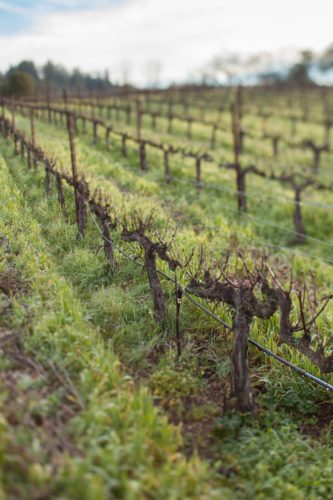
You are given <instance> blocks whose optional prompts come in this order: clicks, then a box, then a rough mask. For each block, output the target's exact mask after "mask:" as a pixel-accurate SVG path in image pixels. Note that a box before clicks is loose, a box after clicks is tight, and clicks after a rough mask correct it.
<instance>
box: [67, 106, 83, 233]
mask: <svg viewBox="0 0 333 500" xmlns="http://www.w3.org/2000/svg"><path fill="white" fill-rule="evenodd" d="M67 131H68V139H69V148H70V152H71V166H72V178H73V188H74V199H75V212H76V223H77V228H78V235H77V237H78V239H80V238H82V237H83V235H84V230H82V225H81V223H80V201H79V195H80V193H79V191H78V187H79V186H78V175H77V164H76V152H75V142H74V126H73V116H72V114H71V113H67Z"/></svg>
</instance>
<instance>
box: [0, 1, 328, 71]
mask: <svg viewBox="0 0 333 500" xmlns="http://www.w3.org/2000/svg"><path fill="white" fill-rule="evenodd" d="M63 1H64V2H66V0H63ZM67 2H69V3H71V0H67ZM0 6H1V2H0ZM332 18H333V2H331V0H317V2H316V4H315V5H313V4H312V5H311V3H310V2H304V0H293V1H290V0H280V1H279V2H269V1H267V0H251V1H245V0H234V1H233V2H231V1H230V0H127V1H126V2H125V3H122V4H118V5H115V6H109V7H104V8H95V10H89V11H88V10H86V11H71V12H66V13H59V12H58V13H52V14H38V13H37V14H36V19H35V21H34V24H33V25H32V26H31V27H30V29H29V30H28V31H27V32H26V33H25V34H20V35H17V36H11V37H8V36H7V37H4V36H2V37H1V36H0V44H1V47H2V49H3V50H2V51H1V55H0V68H1V69H6V67H7V66H8V65H9V64H13V63H16V62H18V61H20V60H22V59H24V58H29V59H33V60H35V61H36V62H37V63H39V64H41V63H44V62H45V61H46V60H47V59H52V60H54V61H57V62H61V63H63V64H64V65H66V66H67V67H74V66H76V67H80V68H81V69H83V70H87V71H97V70H102V69H104V68H107V69H109V70H110V75H111V77H112V75H115V76H119V74H120V71H121V66H122V63H123V62H124V61H127V62H129V63H131V65H132V72H131V76H132V77H133V78H135V80H136V81H142V79H143V78H145V71H144V68H145V67H146V66H147V64H148V63H149V62H150V61H152V60H155V61H160V62H161V64H162V67H163V71H162V76H163V77H164V78H166V79H168V80H172V79H184V78H186V77H187V76H188V75H189V74H190V73H191V72H192V71H193V70H195V69H196V68H198V67H200V66H202V65H203V64H204V63H205V62H206V61H208V60H209V59H210V58H211V57H213V56H215V55H216V54H219V53H221V52H223V51H232V52H235V51H240V52H245V53H252V52H256V51H268V50H273V51H276V50H279V49H281V48H283V47H294V48H303V47H310V48H314V49H322V48H323V47H324V46H326V45H328V44H329V43H330V42H331V41H332V39H333V31H332Z"/></svg>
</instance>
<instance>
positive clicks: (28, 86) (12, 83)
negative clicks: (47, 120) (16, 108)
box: [2, 71, 37, 98]
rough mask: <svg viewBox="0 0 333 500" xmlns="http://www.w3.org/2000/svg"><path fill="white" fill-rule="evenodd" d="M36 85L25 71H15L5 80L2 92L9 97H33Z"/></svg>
mask: <svg viewBox="0 0 333 500" xmlns="http://www.w3.org/2000/svg"><path fill="white" fill-rule="evenodd" d="M36 89H37V87H36V83H35V81H34V80H33V78H32V77H31V76H30V75H29V74H28V73H26V72H25V71H15V72H13V73H11V74H10V76H9V77H8V78H7V79H6V81H5V84H4V86H3V89H2V92H3V94H4V95H6V96H10V97H16V98H17V97H23V96H33V95H34V94H35V92H36Z"/></svg>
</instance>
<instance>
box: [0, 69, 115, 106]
mask: <svg viewBox="0 0 333 500" xmlns="http://www.w3.org/2000/svg"><path fill="white" fill-rule="evenodd" d="M64 88H66V89H67V91H68V92H70V93H71V94H74V93H75V94H80V93H87V92H105V91H109V90H111V89H112V88H114V85H113V84H112V82H111V81H110V78H109V74H108V72H107V71H105V72H104V74H97V75H91V74H89V73H83V72H82V71H80V70H79V69H77V68H76V69H73V70H71V71H69V70H67V69H66V68H65V67H63V66H61V65H59V64H55V63H53V62H52V61H48V62H47V63H45V64H44V65H43V66H41V67H39V66H36V65H35V63H34V62H33V61H21V62H20V63H19V64H17V65H15V66H11V67H10V68H9V69H8V70H7V71H6V72H5V73H4V74H0V93H1V95H5V96H12V97H16V98H17V97H22V96H37V95H38V94H39V93H41V94H47V93H50V94H52V95H59V94H61V93H62V91H63V89H64Z"/></svg>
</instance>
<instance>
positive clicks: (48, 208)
mask: <svg viewBox="0 0 333 500" xmlns="http://www.w3.org/2000/svg"><path fill="white" fill-rule="evenodd" d="M17 123H18V126H19V127H20V128H23V129H25V130H26V131H28V127H29V122H28V120H26V119H24V118H21V117H18V118H17ZM36 125H37V140H38V143H40V144H41V145H42V146H43V147H44V148H45V149H46V150H47V152H48V153H49V154H54V155H56V156H57V157H58V158H59V162H60V165H62V166H64V167H65V168H68V161H69V157H68V148H67V141H66V133H65V132H64V131H62V130H60V129H57V128H56V127H54V126H47V125H45V124H43V123H41V122H37V124H36ZM178 139H179V137H178ZM179 140H180V139H179ZM199 142H200V141H199ZM226 143H227V144H229V146H228V148H229V152H228V153H227V154H231V153H230V152H231V147H230V141H229V142H227V139H226ZM0 147H1V150H2V152H3V155H4V157H5V159H6V161H5V160H2V162H1V168H0V175H1V185H2V186H3V193H2V197H1V200H0V211H1V216H2V218H1V220H0V236H5V237H6V240H8V242H9V249H10V251H9V252H8V251H7V252H6V251H5V250H4V248H3V247H0V248H1V257H2V260H1V263H2V264H1V265H2V266H3V269H7V268H8V267H14V268H15V270H16V272H17V273H18V275H19V276H20V279H22V281H23V282H24V283H25V284H26V290H27V291H26V292H25V293H24V294H23V295H22V297H14V298H13V301H12V305H11V309H10V313H9V315H8V317H7V319H6V325H7V327H10V328H11V329H13V330H14V329H15V330H18V331H20V332H22V333H23V337H22V338H23V347H24V352H26V353H27V354H29V355H30V356H32V357H33V358H34V359H35V360H36V362H38V363H41V365H42V366H48V363H49V361H52V362H53V363H55V364H56V365H57V366H60V367H61V370H65V372H66V373H68V376H69V377H70V380H71V381H72V383H73V384H74V387H75V389H76V391H77V393H78V394H79V395H80V398H81V399H82V400H83V403H84V407H83V408H78V407H77V406H78V405H76V407H75V408H76V413H75V416H74V417H73V418H72V419H70V421H69V422H68V424H66V426H65V428H66V431H67V432H68V435H69V437H70V440H71V441H72V442H73V447H74V450H77V451H73V453H68V452H64V453H60V456H59V457H57V461H56V462H57V464H58V465H57V467H56V470H55V474H53V472H52V473H51V469H50V463H51V464H52V463H53V462H52V458H53V457H52V456H51V457H50V456H48V455H47V454H46V453H45V451H44V447H45V442H43V441H41V442H40V443H39V444H37V445H36V446H32V444H33V443H35V440H36V436H35V435H34V432H33V431H32V430H31V429H30V430H29V428H27V429H25V428H22V426H20V425H18V426H16V427H15V426H13V425H12V423H11V422H10V420H9V421H6V407H5V405H4V403H2V402H3V401H5V397H3V398H1V399H0V414H2V419H1V421H0V425H2V428H3V429H4V432H3V433H2V437H1V438H0V464H1V467H2V469H1V471H2V483H3V486H2V487H3V490H4V492H5V493H6V495H8V496H9V497H10V496H11V497H19V498H20V497H22V498H26V497H29V495H31V494H32V493H35V492H36V491H43V488H45V487H46V485H50V491H49V492H48V495H49V497H54V498H94V499H95V498H110V497H111V498H112V497H114V498H129V499H132V498H134V499H135V498H140V499H141V498H158V499H159V498H172V499H176V498H179V499H182V498H200V499H201V498H236V499H247V498H252V497H253V498H259V499H261V498H274V499H275V498H276V499H280V498H283V497H286V496H288V498H291V499H303V498H304V499H305V498H311V499H312V498H313V499H317V498H320V499H321V498H322V499H326V498H330V497H331V496H332V493H333V491H332V485H333V483H332V481H331V470H332V465H333V452H332V447H331V445H330V443H329V438H328V434H326V433H324V434H323V435H322V437H321V438H320V439H318V440H313V439H311V438H306V437H305V436H304V435H303V434H302V433H301V432H300V431H299V429H300V427H301V425H302V424H303V423H304V422H305V423H307V424H308V425H314V426H316V425H317V426H320V421H318V416H317V414H318V409H319V408H320V406H321V405H322V404H324V403H325V404H328V405H329V404H331V403H332V400H331V399H330V398H329V395H328V394H327V393H326V392H324V391H322V390H321V389H319V388H318V387H317V386H314V385H313V384H311V383H309V382H308V381H305V380H303V379H301V378H300V377H299V376H298V375H297V374H294V373H293V372H291V371H289V370H287V369H285V368H284V367H281V366H280V365H278V364H277V363H276V362H275V361H272V360H271V359H268V358H265V357H264V356H263V355H262V354H260V353H258V352H257V351H255V350H254V348H250V360H249V362H250V368H251V373H252V381H253V384H254V387H255V388H256V391H257V399H258V404H259V407H260V412H259V415H258V416H257V417H256V418H255V419H253V418H249V417H248V416H245V417H241V416H240V415H237V414H235V413H233V412H231V413H230V412H229V413H226V414H225V415H224V416H222V413H223V412H222V401H223V399H224V398H225V397H226V398H228V387H229V375H230V361H229V354H228V349H229V347H230V338H226V333H225V331H224V329H223V328H221V327H220V326H219V325H217V324H216V323H215V322H214V321H213V320H211V319H209V318H207V317H206V316H204V315H203V314H201V313H200V312H199V311H198V310H196V309H195V308H194V307H193V306H191V304H189V303H187V302H186V301H184V304H183V306H182V312H181V326H182V332H183V335H184V352H183V356H182V359H181V362H177V361H176V359H175V350H174V297H173V289H172V288H171V287H170V286H169V285H168V284H167V283H163V287H164V289H165V290H166V297H167V305H168V318H167V323H166V327H165V328H164V329H163V330H162V331H161V330H160V329H159V328H158V327H157V325H156V323H155V321H154V318H153V315H152V310H151V306H152V305H151V297H150V293H149V288H148V285H147V280H146V276H145V274H144V273H143V272H142V270H141V268H140V267H139V266H135V264H133V263H131V262H128V261H126V260H125V259H124V258H123V257H121V256H120V255H117V272H116V274H115V275H114V276H110V275H109V274H108V271H107V267H106V263H105V259H104V256H103V252H102V250H101V249H100V245H101V241H100V238H99V237H98V235H97V233H96V228H95V226H94V225H93V224H92V223H91V221H90V222H89V225H88V230H87V235H86V237H85V238H84V240H82V241H80V242H77V241H76V228H75V225H74V210H73V203H72V199H71V195H70V193H68V194H67V195H66V198H67V203H68V207H69V211H70V223H69V224H67V223H66V222H65V221H64V220H63V217H62V214H61V212H60V208H59V206H58V203H57V200H56V196H55V193H54V192H53V195H52V197H51V198H50V199H49V200H47V199H46V197H45V194H44V185H43V182H44V179H43V172H42V171H37V172H34V171H33V172H29V171H28V170H27V169H26V167H25V166H24V165H23V163H22V162H21V161H20V160H19V159H18V158H15V157H13V155H12V153H11V151H12V147H11V146H10V147H8V145H7V144H6V143H5V141H3V140H2V139H1V142H0ZM267 151H268V150H267ZM77 152H78V160H79V165H80V171H81V172H83V171H84V172H85V174H86V175H87V176H88V179H89V181H90V183H91V184H92V186H100V185H103V190H104V191H105V192H106V193H107V194H108V195H109V196H110V199H111V202H112V205H114V207H115V209H116V210H117V211H118V212H119V213H121V212H122V211H123V210H124V209H126V210H127V211H130V210H131V209H132V208H134V207H138V206H139V207H140V210H141V211H142V213H143V214H145V215H148V214H149V213H150V211H151V210H152V209H153V210H154V212H155V216H156V224H157V226H158V227H159V228H163V227H164V225H165V224H166V222H167V221H169V220H170V219H171V220H172V223H173V224H174V225H177V226H178V233H177V245H178V247H179V250H180V251H185V252H188V250H189V248H191V247H198V245H199V244H200V243H202V244H204V245H205V246H206V247H207V248H209V250H210V251H211V252H212V254H215V255H218V254H220V253H221V251H224V250H225V249H227V248H228V247H229V245H230V242H231V241H234V240H235V235H237V236H236V238H237V240H238V243H237V245H239V247H240V248H246V247H247V245H249V247H250V246H251V244H254V242H255V241H256V240H257V239H260V240H262V239H263V240H264V241H266V242H267V243H269V244H283V245H287V244H288V240H289V238H290V235H286V234H283V232H281V233H279V232H278V231H277V230H276V229H274V228H273V227H269V226H265V227H263V226H261V225H260V224H255V223H254V221H251V220H249V221H248V222H245V221H241V220H239V218H238V217H237V216H236V214H235V213H234V212H233V211H232V210H230V209H228V208H227V209H226V208H224V207H225V205H230V204H231V205H232V206H233V207H235V204H234V199H233V197H232V196H231V195H228V193H226V192H218V196H217V195H216V192H215V191H213V190H209V191H208V190H203V191H202V193H201V194H200V196H199V197H198V196H197V193H196V191H195V189H194V188H193V187H191V186H189V185H187V186H186V185H184V184H183V183H181V182H179V183H175V184H172V185H170V186H166V185H165V184H164V183H163V182H161V180H162V172H163V170H162V163H161V158H160V157H158V156H157V155H152V156H151V158H150V162H149V163H150V167H151V168H150V170H149V172H148V173H147V174H146V175H145V176H142V175H141V174H140V172H139V171H138V163H137V161H138V160H137V154H136V151H135V150H134V149H130V155H129V158H128V160H127V161H124V160H123V159H122V158H121V156H120V153H119V150H118V149H117V148H114V149H113V150H112V151H111V152H108V151H106V149H105V147H104V146H103V145H102V144H100V145H98V146H97V147H93V146H92V145H91V137H79V138H78V139H77ZM252 154H255V150H254V151H253V153H252ZM249 158H250V156H249ZM192 163H193V162H190V161H188V160H186V161H184V160H182V159H178V160H177V161H175V164H173V169H174V175H175V177H176V179H177V180H179V181H183V182H187V179H188V178H189V176H191V175H193V168H194V167H193V164H192ZM326 168H327V166H326V165H325V166H324V171H325V172H326ZM206 176H207V177H206ZM204 179H205V180H206V179H207V180H206V182H211V183H215V184H216V185H220V186H222V187H223V186H227V187H228V186H230V187H232V186H233V184H232V178H231V174H229V173H226V172H224V171H220V170H217V169H216V167H214V166H213V165H209V164H207V166H205V178H204ZM268 186H270V187H268ZM260 189H262V190H265V194H267V190H268V189H271V193H272V196H276V197H278V196H281V195H282V194H283V195H286V194H287V195H290V193H289V192H288V191H287V192H286V190H285V189H284V188H282V187H280V186H279V185H276V184H274V185H271V184H268V183H267V182H266V181H261V180H259V179H254V180H253V181H252V180H251V182H249V192H250V193H251V192H253V193H256V192H257V191H258V190H260ZM252 190H253V191H252ZM309 196H312V195H309ZM316 199H318V200H320V201H323V202H325V201H329V195H328V194H326V193H319V194H316ZM264 208H265V213H264V216H265V217H266V216H267V217H269V219H270V220H272V221H273V222H274V223H279V224H283V225H285V226H286V227H290V228H291V227H292V225H291V213H290V207H289V208H288V207H287V206H286V205H283V204H280V203H275V202H274V199H273V200H271V201H270V202H269V203H268V204H265V207H264ZM250 213H251V214H252V213H253V214H255V215H257V216H263V209H262V207H261V208H260V206H252V205H251V211H250ZM267 214H269V215H267ZM305 215H306V224H307V227H308V231H309V234H311V235H313V236H316V237H319V238H321V239H326V240H327V241H329V239H328V237H329V235H330V233H331V229H332V224H333V218H332V214H331V212H330V213H328V214H326V213H325V212H323V211H321V210H320V209H319V210H318V211H316V210H313V209H312V208H309V210H306V211H305ZM113 237H114V238H115V239H116V241H118V242H119V233H117V232H116V233H115V234H114V235H113ZM260 245H261V246H262V244H261V243H260ZM128 250H129V251H131V252H132V253H134V251H135V250H134V248H133V247H130V246H129V247H128ZM302 250H303V251H304V252H309V253H310V252H311V253H312V254H314V255H315V256H316V257H318V259H316V260H314V259H313V258H312V257H311V256H309V257H304V256H303V254H301V253H300V252H299V251H297V250H293V249H292V248H290V249H289V248H287V249H286V250H285V252H284V254H282V255H281V253H280V251H279V250H277V251H272V252H271V259H272V260H273V262H274V264H275V265H281V266H286V265H287V264H288V263H290V262H292V264H293V268H294V270H295V272H296V274H299V275H300V274H302V273H305V275H308V273H309V271H310V270H313V269H315V270H316V272H317V278H318V280H319V283H320V286H321V287H322V288H323V289H324V290H327V289H328V288H329V287H330V286H331V282H332V268H331V266H330V265H328V264H327V263H325V262H324V261H323V260H321V259H325V258H329V257H330V249H329V247H328V248H325V247H324V246H320V245H317V244H316V243H315V242H309V243H308V244H307V245H304V247H303V248H302ZM164 269H165V270H167V269H166V268H164ZM180 278H181V279H182V280H185V276H184V275H183V274H182V275H181V276H180ZM217 312H218V314H219V315H220V316H221V317H223V318H224V319H226V320H227V321H231V316H230V314H229V313H228V312H227V311H224V310H218V311H217ZM332 313H333V309H332V307H329V308H328V309H327V311H326V312H325V315H324V316H323V319H322V323H321V327H322V328H326V329H327V332H329V331H330V327H331V324H332ZM276 332H277V318H273V319H271V320H269V321H267V322H255V323H254V325H253V328H252V331H251V336H253V338H255V339H257V340H258V341H260V342H261V343H263V344H264V345H266V346H267V347H269V348H271V349H273V350H274V351H275V352H278V353H279V354H282V355H285V356H286V357H287V358H288V359H290V360H291V361H293V362H296V363H297V364H299V365H300V366H302V367H304V368H306V369H308V370H310V371H311V372H312V373H314V374H316V375H319V370H317V369H316V368H315V367H314V366H313V365H312V364H311V363H310V362H308V361H307V360H306V359H304V357H302V356H301V355H298V354H297V352H292V351H291V349H290V348H288V347H287V346H279V345H278V344H277V337H276ZM6 371H8V363H6V362H4V363H3V364H1V365H0V372H4V373H6ZM327 380H331V381H332V377H331V376H330V377H327ZM212 382H214V383H215V384H217V385H218V387H219V391H220V392H218V397H216V394H212V392H211V384H212ZM22 384H23V387H24V383H23V382H22ZM41 384H42V382H41ZM45 384H46V386H47V382H45ZM59 390H60V389H57V390H56V391H52V390H51V389H50V393H49V394H48V396H47V397H46V401H43V404H41V406H42V408H43V411H46V414H47V415H48V416H49V418H52V417H54V416H56V415H57V414H58V413H59V412H60V411H61V407H62V405H63V394H62V393H61V391H60V393H59ZM32 394H33V396H32V398H33V397H34V394H35V393H32ZM74 399H75V398H74ZM1 405H2V406H1ZM43 411H42V410H39V412H41V413H43ZM167 417H169V420H171V421H172V422H174V425H172V424H170V423H168V418H167ZM204 422H207V423H209V428H208V427H207V428H205V427H203V428H202V427H200V425H204ZM208 429H209V433H210V435H208ZM206 433H207V436H206ZM212 436H213V439H209V438H211V437H212ZM37 440H38V438H37ZM196 448H198V452H196ZM28 449H29V450H30V449H32V452H31V454H29V455H28V456H29V463H28V466H27V467H25V468H22V470H21V469H20V467H19V460H18V456H19V455H20V453H22V452H23V451H25V452H26V450H28ZM203 450H204V451H203ZM198 453H199V454H201V455H202V458H201V459H199V458H198ZM187 455H188V456H190V458H186V456H187ZM17 471H20V473H19V474H18V472H17ZM0 477H1V476H0Z"/></svg>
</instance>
